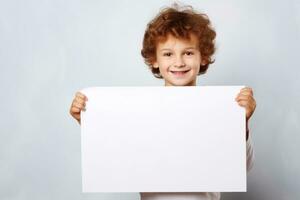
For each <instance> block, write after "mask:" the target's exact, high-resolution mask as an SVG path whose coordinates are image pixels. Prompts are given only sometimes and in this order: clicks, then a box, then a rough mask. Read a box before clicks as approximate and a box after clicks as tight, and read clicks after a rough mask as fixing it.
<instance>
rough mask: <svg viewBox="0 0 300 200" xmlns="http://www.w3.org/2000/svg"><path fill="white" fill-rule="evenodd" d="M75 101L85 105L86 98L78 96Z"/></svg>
mask: <svg viewBox="0 0 300 200" xmlns="http://www.w3.org/2000/svg"><path fill="white" fill-rule="evenodd" d="M74 101H75V102H77V103H80V104H83V105H85V100H84V99H82V98H80V97H76V98H75V100H74Z"/></svg>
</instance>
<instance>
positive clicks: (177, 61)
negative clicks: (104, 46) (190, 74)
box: [174, 55, 185, 68]
mask: <svg viewBox="0 0 300 200" xmlns="http://www.w3.org/2000/svg"><path fill="white" fill-rule="evenodd" d="M174 66H175V67H178V68H181V67H184V66H185V63H184V60H183V59H182V57H181V56H180V55H179V56H177V57H176V58H175V61H174Z"/></svg>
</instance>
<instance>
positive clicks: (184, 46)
mask: <svg viewBox="0 0 300 200" xmlns="http://www.w3.org/2000/svg"><path fill="white" fill-rule="evenodd" d="M200 64H205V63H204V61H203V60H202V59H201V53H200V51H199V48H198V39H197V37H196V36H195V35H193V34H191V37H190V40H184V39H178V38H175V37H174V36H172V35H171V34H169V35H168V36H167V40H166V41H165V42H159V43H158V45H157V48H156V62H154V63H153V67H154V68H159V71H160V74H161V75H162V77H163V78H164V80H165V86H195V85H196V80H197V74H198V73H199V69H200Z"/></svg>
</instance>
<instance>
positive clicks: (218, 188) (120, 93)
mask: <svg viewBox="0 0 300 200" xmlns="http://www.w3.org/2000/svg"><path fill="white" fill-rule="evenodd" d="M242 87H243V86H190V87H184V86H182V87H164V86H161V87H91V88H86V89H83V90H81V92H82V93H83V94H85V95H86V96H87V97H88V101H87V102H86V111H85V112H81V139H82V140H81V145H82V146H81V148H82V187H83V192H224V191H246V138H245V109H244V108H243V107H241V106H239V105H238V104H237V102H236V101H235V97H236V96H237V94H238V93H239V91H240V89H241V88H242Z"/></svg>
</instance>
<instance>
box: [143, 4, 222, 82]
mask: <svg viewBox="0 0 300 200" xmlns="http://www.w3.org/2000/svg"><path fill="white" fill-rule="evenodd" d="M168 34H172V35H173V36H174V37H176V38H183V39H188V40H190V35H191V34H195V36H196V37H197V38H198V45H199V50H200V53H201V56H202V59H204V60H205V63H206V64H205V65H201V67H200V71H199V73H198V75H200V74H204V73H205V72H206V71H207V69H208V66H209V64H212V63H213V62H214V60H212V55H213V54H214V52H215V41H214V40H215V37H216V32H215V31H214V29H213V28H212V27H211V23H210V20H209V19H208V17H207V15H205V14H203V13H198V12H196V11H195V10H194V9H193V8H192V6H183V7H180V6H178V5H177V4H174V5H173V6H172V7H167V8H165V9H163V10H161V11H160V12H159V13H158V15H157V16H156V17H155V18H154V19H153V20H151V21H150V22H149V23H148V25H147V29H146V31H145V34H144V39H143V48H142V50H141V54H142V56H143V58H144V61H145V63H146V64H147V65H148V66H149V68H150V70H151V71H152V73H153V75H154V76H155V77H156V78H163V77H162V76H161V75H160V72H159V69H158V68H154V67H153V63H154V62H155V61H156V47H157V44H158V42H163V41H165V40H166V39H167V35H168Z"/></svg>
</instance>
